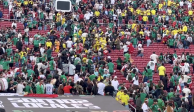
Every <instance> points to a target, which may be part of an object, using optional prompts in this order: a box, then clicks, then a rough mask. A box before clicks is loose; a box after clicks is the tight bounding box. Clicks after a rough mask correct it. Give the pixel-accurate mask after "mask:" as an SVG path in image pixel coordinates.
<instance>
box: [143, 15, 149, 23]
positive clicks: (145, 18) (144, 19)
mask: <svg viewBox="0 0 194 112" xmlns="http://www.w3.org/2000/svg"><path fill="white" fill-rule="evenodd" d="M147 21H148V16H146V15H144V16H143V23H144V24H146V22H147Z"/></svg>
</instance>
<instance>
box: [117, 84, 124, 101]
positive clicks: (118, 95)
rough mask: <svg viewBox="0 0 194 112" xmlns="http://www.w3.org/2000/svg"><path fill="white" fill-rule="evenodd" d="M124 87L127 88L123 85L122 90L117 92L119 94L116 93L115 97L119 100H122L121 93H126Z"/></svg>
mask: <svg viewBox="0 0 194 112" xmlns="http://www.w3.org/2000/svg"><path fill="white" fill-rule="evenodd" d="M124 89H125V88H124V87H122V88H121V90H120V91H118V92H117V94H116V98H115V99H116V100H117V101H120V97H121V95H123V94H124V93H123V91H124Z"/></svg>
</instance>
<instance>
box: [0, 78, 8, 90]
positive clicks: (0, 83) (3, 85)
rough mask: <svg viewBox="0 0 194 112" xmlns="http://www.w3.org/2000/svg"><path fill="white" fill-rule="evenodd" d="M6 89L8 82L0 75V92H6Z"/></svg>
mask: <svg viewBox="0 0 194 112" xmlns="http://www.w3.org/2000/svg"><path fill="white" fill-rule="evenodd" d="M7 89H8V82H7V79H6V78H4V77H3V76H2V74H0V91H1V92H7Z"/></svg>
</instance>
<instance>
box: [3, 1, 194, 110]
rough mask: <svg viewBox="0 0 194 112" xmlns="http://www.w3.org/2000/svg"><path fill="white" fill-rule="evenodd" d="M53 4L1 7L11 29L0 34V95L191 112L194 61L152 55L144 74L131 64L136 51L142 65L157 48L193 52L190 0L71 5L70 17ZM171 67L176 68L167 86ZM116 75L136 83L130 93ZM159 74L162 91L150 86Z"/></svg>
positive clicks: (187, 57) (9, 3)
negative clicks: (118, 53)
mask: <svg viewBox="0 0 194 112" xmlns="http://www.w3.org/2000/svg"><path fill="white" fill-rule="evenodd" d="M54 2H55V1H48V0H46V1H45V0H43V1H42V0H41V1H36V0H13V1H12V0H2V1H1V3H2V4H3V5H4V8H8V9H9V16H10V19H11V21H12V24H11V26H9V27H4V28H1V30H0V37H1V38H0V40H1V41H0V42H1V48H0V65H1V66H0V68H1V73H0V84H1V86H0V90H1V92H5V93H18V94H31V93H34V94H60V95H63V94H64V95H78V94H87V95H105V96H106V95H108V96H113V97H115V99H116V100H117V101H119V102H120V103H121V104H122V105H124V106H125V107H126V108H127V109H130V108H129V101H130V100H132V101H133V102H134V103H135V107H136V110H137V112H189V111H190V112H194V94H193V95H192V93H191V90H190V83H191V81H192V80H191V76H189V75H188V74H189V73H191V71H190V65H193V68H194V64H193V63H194V60H193V59H194V58H193V55H192V54H189V53H186V54H184V53H183V54H182V56H177V54H176V50H175V51H174V53H167V54H162V53H161V54H160V55H157V54H155V52H153V54H152V55H151V56H150V59H151V60H150V61H149V62H148V64H147V66H146V67H145V68H144V71H139V70H138V68H137V67H136V66H135V65H133V63H132V62H133V59H131V54H133V53H136V52H134V51H136V49H137V51H138V52H137V56H140V57H142V58H143V54H144V49H143V47H144V46H147V47H149V45H150V44H151V43H155V42H156V43H164V44H166V45H167V46H168V47H169V48H174V49H189V46H190V44H193V42H194V41H193V33H194V26H193V20H194V16H193V8H192V7H193V1H192V0H149V1H148V0H103V1H102V0H96V1H95V0H82V1H79V0H71V2H72V12H66V13H63V12H56V11H55V10H54ZM1 10H2V9H1ZM19 23H22V24H23V27H24V29H20V28H18V24H19ZM34 30H35V31H37V33H36V34H35V35H31V32H32V31H34ZM42 30H45V31H47V30H50V31H49V32H48V33H41V31H42ZM12 46H16V49H13V47H12ZM134 49H135V50H134ZM114 50H122V51H123V54H124V55H123V56H124V60H122V59H121V58H120V57H118V60H117V61H116V63H117V65H114V62H113V61H112V59H111V56H109V53H110V52H114ZM145 52H146V51H145ZM53 54H55V55H53ZM167 63H170V64H172V66H173V70H172V73H171V74H170V78H168V77H167V74H166V68H165V64H167ZM156 68H157V69H156ZM115 69H118V70H120V71H121V73H122V74H123V76H125V77H126V80H128V81H129V82H132V84H131V85H130V87H129V88H126V87H125V84H119V82H118V80H117V78H118V77H117V76H114V77H113V74H116V73H115ZM156 72H158V73H157V75H159V76H160V81H159V82H158V84H154V83H153V81H152V80H153V75H156ZM140 75H142V76H143V80H140V79H139V76H140ZM130 107H131V106H130ZM132 109H133V108H131V110H132Z"/></svg>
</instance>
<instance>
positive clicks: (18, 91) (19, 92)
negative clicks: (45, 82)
mask: <svg viewBox="0 0 194 112" xmlns="http://www.w3.org/2000/svg"><path fill="white" fill-rule="evenodd" d="M23 89H24V85H23V84H18V85H17V88H16V93H18V94H22V93H23Z"/></svg>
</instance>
